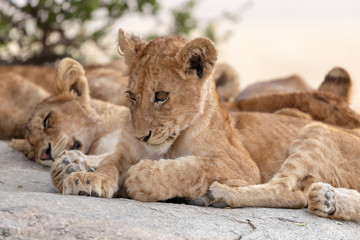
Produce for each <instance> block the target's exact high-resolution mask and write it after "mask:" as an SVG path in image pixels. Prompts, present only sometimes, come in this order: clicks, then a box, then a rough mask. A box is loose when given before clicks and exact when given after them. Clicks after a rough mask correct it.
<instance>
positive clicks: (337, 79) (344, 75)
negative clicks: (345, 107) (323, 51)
mask: <svg viewBox="0 0 360 240" xmlns="http://www.w3.org/2000/svg"><path fill="white" fill-rule="evenodd" d="M319 90H320V91H326V92H331V93H333V94H335V95H337V96H338V97H341V98H343V99H344V100H345V101H346V102H348V103H349V102H350V99H351V94H352V81H351V77H350V75H349V73H348V72H347V71H346V70H345V69H343V68H340V67H335V68H333V69H331V71H330V72H329V73H328V74H327V75H326V77H325V79H324V81H323V82H322V83H321V85H320V87H319Z"/></svg>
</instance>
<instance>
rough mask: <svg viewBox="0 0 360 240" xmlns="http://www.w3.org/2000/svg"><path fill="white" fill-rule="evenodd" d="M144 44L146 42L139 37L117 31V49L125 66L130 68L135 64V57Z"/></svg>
mask: <svg viewBox="0 0 360 240" xmlns="http://www.w3.org/2000/svg"><path fill="white" fill-rule="evenodd" d="M145 44H146V41H144V40H142V39H141V38H140V37H138V36H136V35H134V34H131V33H128V32H125V31H124V30H123V29H121V28H120V29H119V32H118V48H119V50H120V54H122V55H124V58H125V63H126V65H127V66H132V65H134V64H135V62H136V55H137V53H138V52H139V50H140V49H142V46H144V45H145Z"/></svg>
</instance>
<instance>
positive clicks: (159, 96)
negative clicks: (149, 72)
mask: <svg viewBox="0 0 360 240" xmlns="http://www.w3.org/2000/svg"><path fill="white" fill-rule="evenodd" d="M168 97H169V93H168V92H164V91H161V92H156V93H155V102H165V101H166V100H167V99H168Z"/></svg>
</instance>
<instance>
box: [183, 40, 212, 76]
mask: <svg viewBox="0 0 360 240" xmlns="http://www.w3.org/2000/svg"><path fill="white" fill-rule="evenodd" d="M216 60H217V50H216V48H215V45H214V44H213V43H212V42H211V41H210V40H209V39H207V38H196V39H194V40H192V41H190V42H189V43H187V44H186V45H185V46H184V48H183V49H181V51H180V53H179V55H178V61H179V63H180V64H182V65H183V70H184V71H185V73H186V74H190V75H194V76H196V77H198V78H199V79H206V78H208V77H209V76H210V75H211V74H212V73H213V70H214V66H215V63H216Z"/></svg>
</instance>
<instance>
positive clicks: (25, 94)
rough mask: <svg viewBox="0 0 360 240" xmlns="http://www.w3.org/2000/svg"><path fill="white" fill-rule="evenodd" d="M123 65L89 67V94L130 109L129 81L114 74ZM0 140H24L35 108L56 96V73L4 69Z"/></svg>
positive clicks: (0, 86) (0, 88)
mask: <svg viewBox="0 0 360 240" xmlns="http://www.w3.org/2000/svg"><path fill="white" fill-rule="evenodd" d="M115 67H119V68H120V69H121V71H124V68H123V67H122V68H121V64H119V63H114V64H113V65H105V66H89V67H88V68H86V69H87V72H86V76H87V79H88V80H87V81H89V87H86V89H88V90H87V91H90V94H91V96H92V97H93V98H95V99H102V100H104V101H108V102H112V103H115V104H118V105H127V98H126V95H125V94H122V93H124V92H125V91H126V86H127V77H126V76H124V73H123V72H120V71H119V70H114V68H115ZM0 72H1V74H0V101H1V102H2V104H1V106H0V119H1V120H0V138H1V139H8V138H23V137H24V129H25V123H26V121H27V120H28V119H29V117H30V113H31V112H32V111H33V109H34V108H35V106H36V105H37V104H38V103H40V102H41V101H42V100H44V99H45V98H46V97H48V96H49V95H52V94H54V93H55V91H56V88H55V87H54V86H55V84H54V80H55V76H56V69H55V68H52V67H36V66H7V67H5V66H0Z"/></svg>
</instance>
